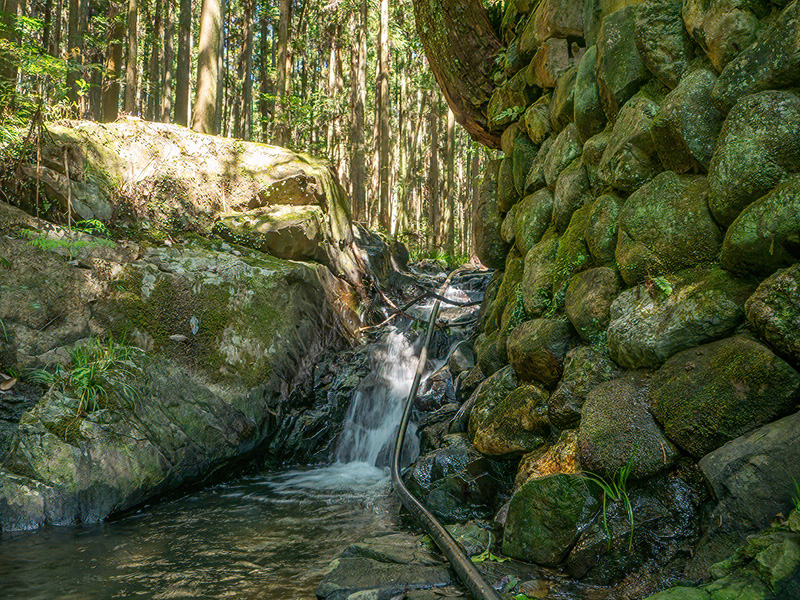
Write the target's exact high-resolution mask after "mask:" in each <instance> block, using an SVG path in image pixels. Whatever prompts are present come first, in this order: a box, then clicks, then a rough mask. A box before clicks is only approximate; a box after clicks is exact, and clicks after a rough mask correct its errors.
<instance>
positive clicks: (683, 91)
mask: <svg viewBox="0 0 800 600" xmlns="http://www.w3.org/2000/svg"><path fill="white" fill-rule="evenodd" d="M716 79H717V77H716V75H714V73H712V72H711V71H709V70H707V69H696V70H695V71H692V72H691V73H690V74H688V75H686V77H684V78H683V79H682V80H681V81H680V83H678V84H677V85H676V87H675V89H674V90H672V91H671V92H670V93H669V94H667V96H666V98H664V102H663V103H662V104H661V110H660V111H659V113H658V115H657V116H656V119H655V122H654V123H653V141H654V142H655V144H656V151H657V152H658V156H659V158H660V159H661V163H662V164H663V165H664V168H665V169H668V170H670V171H676V172H678V173H685V172H687V171H694V172H704V171H707V170H708V166H709V164H710V163H711V156H712V154H713V153H714V147H715V145H716V143H717V137H718V136H719V132H720V130H721V129H722V121H723V120H724V118H725V117H724V115H723V114H722V113H721V112H720V111H718V110H717V109H716V107H715V106H714V104H713V103H712V102H711V97H710V92H711V89H712V88H713V87H714V83H715V82H716Z"/></svg>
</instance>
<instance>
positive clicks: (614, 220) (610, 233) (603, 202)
mask: <svg viewBox="0 0 800 600" xmlns="http://www.w3.org/2000/svg"><path fill="white" fill-rule="evenodd" d="M622 203H623V201H622V199H621V198H620V197H619V196H616V195H614V194H603V195H602V196H600V197H599V198H598V199H597V200H595V201H594V204H593V205H592V210H591V212H590V213H589V220H588V222H587V223H586V234H585V235H586V246H587V247H588V248H589V252H590V253H591V255H592V258H593V259H594V262H595V264H598V265H603V266H615V267H616V250H617V237H618V233H617V224H618V221H619V211H620V206H621V205H622Z"/></svg>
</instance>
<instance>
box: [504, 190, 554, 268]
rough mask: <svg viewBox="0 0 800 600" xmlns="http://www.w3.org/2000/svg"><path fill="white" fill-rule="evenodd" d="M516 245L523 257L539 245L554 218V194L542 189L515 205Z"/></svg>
mask: <svg viewBox="0 0 800 600" xmlns="http://www.w3.org/2000/svg"><path fill="white" fill-rule="evenodd" d="M514 206H515V207H516V211H515V214H514V243H515V244H516V246H517V250H519V253H520V254H521V255H522V256H525V255H527V254H528V251H529V250H530V249H531V248H533V246H535V245H536V244H538V243H539V242H540V241H541V240H542V237H543V236H544V234H545V232H546V231H547V228H548V227H549V226H550V221H551V220H552V218H553V192H551V191H550V189H549V188H542V189H541V190H539V191H538V192H534V193H533V194H531V195H529V196H526V197H525V198H523V199H522V201H521V202H519V203H518V204H515V205H514Z"/></svg>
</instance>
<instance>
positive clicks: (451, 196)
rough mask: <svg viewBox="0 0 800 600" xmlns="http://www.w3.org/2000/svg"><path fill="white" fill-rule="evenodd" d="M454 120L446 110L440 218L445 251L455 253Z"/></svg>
mask: <svg viewBox="0 0 800 600" xmlns="http://www.w3.org/2000/svg"><path fill="white" fill-rule="evenodd" d="M455 138H456V120H455V116H454V115H453V111H452V110H448V111H447V145H446V146H445V155H444V156H445V158H444V164H445V170H446V173H447V179H446V181H447V186H446V188H445V189H446V190H447V191H446V192H445V201H444V211H443V212H444V214H443V215H442V218H441V219H440V222H441V224H442V236H443V237H444V240H445V243H444V247H445V252H447V254H448V255H449V256H451V257H452V256H454V255H455V217H456V186H455V183H456V172H455Z"/></svg>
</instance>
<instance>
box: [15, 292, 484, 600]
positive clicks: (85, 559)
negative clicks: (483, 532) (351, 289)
mask: <svg viewBox="0 0 800 600" xmlns="http://www.w3.org/2000/svg"><path fill="white" fill-rule="evenodd" d="M453 297H457V298H458V299H460V300H462V301H463V300H465V299H467V300H469V299H472V298H474V294H470V295H469V296H467V295H464V294H456V296H453ZM416 310H417V314H419V315H420V317H422V316H424V315H425V313H426V312H427V311H428V310H429V307H426V306H421V307H419V308H417V309H416ZM476 310H477V307H475V308H474V309H472V310H471V311H466V312H469V313H471V314H472V313H474V312H475V311H476ZM463 312H465V311H463V310H462V311H456V310H453V309H451V316H452V317H454V318H457V317H458V316H460V315H461V314H462V313H463ZM428 314H429V313H428ZM409 337H410V336H409ZM370 351H371V352H372V353H373V357H374V360H373V365H374V368H373V369H372V370H371V372H370V373H369V374H368V375H367V377H365V378H364V380H363V381H362V384H361V385H360V386H359V391H357V392H356V393H355V395H354V397H353V400H352V402H351V405H350V409H349V412H348V414H347V417H346V419H345V427H344V430H343V431H344V433H343V435H342V436H341V438H340V441H339V445H338V449H337V452H336V455H335V457H334V460H333V462H332V464H330V465H327V466H321V467H316V468H308V469H296V468H295V469H291V470H285V471H282V472H277V473H275V472H261V473H252V472H251V473H248V474H245V475H240V476H238V477H237V478H235V479H232V480H230V481H227V482H225V483H222V484H219V485H215V486H212V487H207V488H204V489H201V490H198V491H194V492H191V493H190V494H188V495H185V496H183V497H180V498H176V499H172V500H167V501H161V502H156V503H152V504H149V505H145V506H143V507H141V508H139V509H138V511H136V512H134V513H131V514H127V515H125V516H124V517H122V518H119V519H116V520H112V521H109V522H104V523H99V524H93V525H81V526H72V527H46V528H42V529H39V530H36V531H24V532H2V533H0V599H14V600H17V599H19V600H100V599H109V598H153V599H167V598H168V599H177V598H186V599H189V598H191V599H199V598H203V599H207V598H208V599H210V598H247V599H250V598H254V599H255V598H259V599H260V598H263V599H268V600H293V599H296V598H297V599H301V598H302V599H305V598H309V599H312V598H314V597H315V596H314V588H315V586H316V585H317V583H319V581H320V580H321V578H322V575H323V572H324V570H325V568H326V567H327V566H328V564H329V563H330V561H331V560H333V559H334V558H335V557H336V556H337V555H338V554H339V553H341V551H342V550H344V549H345V548H346V547H347V546H349V545H350V544H352V543H354V542H356V541H358V540H359V539H360V538H362V537H364V536H365V535H367V534H370V533H377V532H381V531H387V530H392V529H397V528H398V527H399V524H398V522H397V521H398V517H397V515H398V506H399V502H398V501H397V499H396V498H395V497H394V496H393V495H392V494H391V484H390V481H389V474H388V464H389V460H390V453H391V447H392V444H393V437H394V433H395V431H396V427H397V424H398V423H399V419H400V415H401V414H402V410H403V403H404V401H405V398H406V396H407V394H408V391H409V388H410V385H411V380H412V378H413V373H414V369H415V367H416V353H415V349H414V346H412V344H411V343H409V341H408V340H407V337H406V336H405V335H403V334H402V333H400V332H399V331H398V330H397V329H395V328H394V327H388V328H387V329H386V331H385V332H383V334H382V335H381V336H380V338H379V339H378V340H377V341H376V342H373V347H372V348H371V350H370ZM442 358H443V357H442ZM439 364H441V362H440V363H439ZM433 366H434V368H436V367H437V366H438V365H437V364H436V363H434V364H433ZM417 453H418V443H417V437H416V435H415V429H414V428H413V427H412V428H410V430H409V434H408V435H407V443H406V446H405V447H404V463H405V464H409V463H410V461H411V460H412V459H413V458H414V457H415V456H416V454H417Z"/></svg>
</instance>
